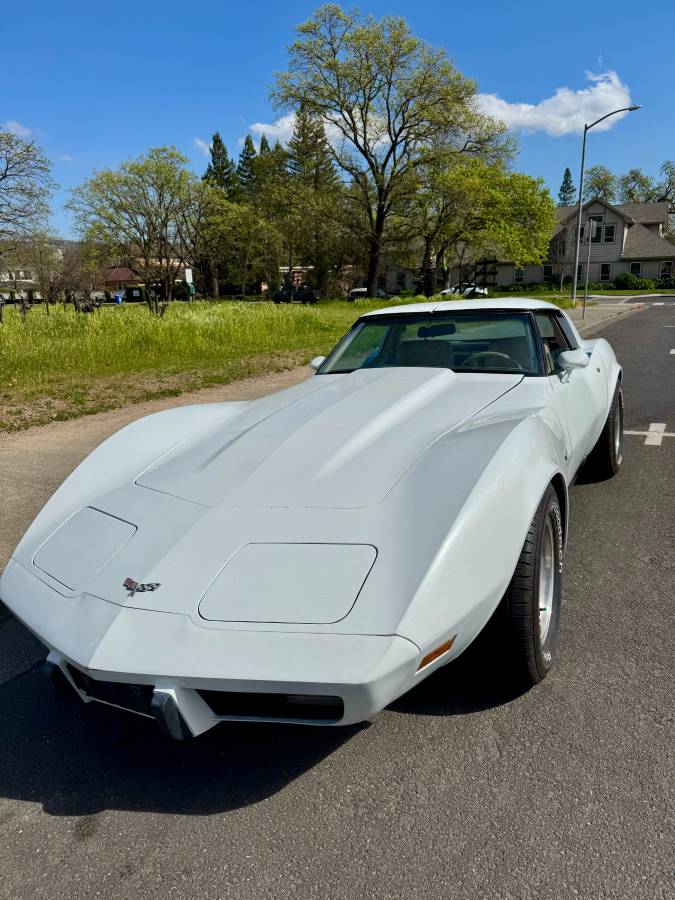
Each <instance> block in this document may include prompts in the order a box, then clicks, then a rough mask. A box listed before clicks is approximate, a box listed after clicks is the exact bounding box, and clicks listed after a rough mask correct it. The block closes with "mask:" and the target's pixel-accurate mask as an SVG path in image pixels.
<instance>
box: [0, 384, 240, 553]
mask: <svg viewBox="0 0 675 900" xmlns="http://www.w3.org/2000/svg"><path fill="white" fill-rule="evenodd" d="M248 405H250V404H249V403H247V402H244V401H241V402H229V403H207V404H195V405H191V406H181V407H177V408H175V409H167V410H164V411H162V412H158V413H153V414H152V415H150V416H145V417H144V418H142V419H138V420H137V421H135V422H132V423H131V424H129V425H126V426H125V427H124V428H121V429H120V430H119V431H117V432H115V434H113V435H111V436H110V437H109V438H107V439H106V440H105V441H103V443H102V444H100V445H99V446H98V447H97V448H96V449H95V450H93V451H92V452H91V453H90V454H89V456H87V457H86V458H85V459H84V460H83V461H82V462H81V463H80V464H79V466H77V468H76V469H74V470H73V472H71V474H70V475H69V476H68V477H67V478H66V480H65V481H64V482H63V483H62V484H61V486H60V487H59V488H57V490H56V491H55V492H54V494H53V495H52V497H51V498H50V499H49V500H48V501H47V503H46V504H45V506H44V507H43V509H42V511H41V512H40V513H39V514H38V515H37V516H36V518H35V519H34V521H33V523H32V524H31V526H30V527H29V529H28V531H27V532H26V533H25V535H24V536H23V538H22V540H21V541H20V543H19V545H18V547H17V548H16V550H15V551H14V554H13V558H14V559H17V560H18V561H19V562H22V563H23V564H24V565H29V564H30V561H31V558H32V554H33V552H34V551H35V549H36V547H37V546H39V545H40V544H41V543H42V542H43V541H45V540H47V538H49V537H50V536H51V534H52V533H53V532H54V531H55V530H56V529H57V528H58V527H59V526H60V525H61V524H62V523H63V522H64V521H65V520H66V519H67V518H69V517H70V516H71V515H72V514H73V513H74V512H76V511H77V510H78V509H81V508H82V507H83V506H86V505H87V504H88V503H90V502H92V501H93V500H95V499H98V498H100V497H101V494H102V493H104V489H105V487H106V486H109V487H113V486H116V485H118V484H122V483H125V482H130V481H134V480H135V479H136V478H138V476H139V475H140V474H141V473H142V472H144V471H145V469H147V468H148V466H150V465H152V463H154V462H156V461H157V460H158V459H159V458H161V457H162V456H164V455H165V454H166V453H169V452H170V451H171V450H173V449H174V448H175V447H177V446H178V445H179V444H181V443H182V442H183V441H185V440H187V439H188V438H189V437H191V436H192V435H194V434H195V433H196V432H198V431H201V430H203V429H206V428H208V427H209V426H211V425H213V424H215V423H221V422H223V421H224V420H226V419H228V418H229V417H231V416H234V415H236V413H238V412H240V411H241V410H242V408H243V407H246V406H248Z"/></svg>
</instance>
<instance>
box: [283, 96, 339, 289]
mask: <svg viewBox="0 0 675 900" xmlns="http://www.w3.org/2000/svg"><path fill="white" fill-rule="evenodd" d="M288 173H289V176H290V177H289V186H290V196H291V202H290V203H289V204H288V207H289V208H288V209H287V214H286V217H285V220H284V226H285V227H284V233H285V236H286V239H287V251H288V266H289V269H292V267H293V265H294V261H295V259H294V258H295V257H296V256H297V257H299V260H300V262H301V263H302V264H303V265H305V266H307V267H309V268H311V271H312V281H313V282H314V286H315V287H316V288H318V289H319V290H320V291H322V292H324V293H325V292H327V291H328V286H329V282H330V276H331V271H332V270H334V268H335V267H336V266H337V265H338V261H339V258H340V256H341V251H342V243H343V242H342V241H341V236H340V225H339V222H338V221H337V220H336V213H337V212H338V211H339V210H340V209H341V202H340V201H341V197H340V193H341V187H342V186H341V185H340V184H339V182H338V178H337V175H336V173H335V167H334V165H333V158H332V155H331V151H330V148H329V145H328V141H327V139H326V132H325V129H324V127H323V123H322V122H321V120H320V119H319V118H318V117H317V116H315V115H313V114H312V113H311V112H310V111H309V110H308V109H307V107H306V106H304V105H303V106H301V107H300V109H299V110H298V113H297V115H296V118H295V123H294V126H293V133H292V135H291V138H290V140H289V142H288Z"/></svg>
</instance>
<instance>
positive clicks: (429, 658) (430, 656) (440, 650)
mask: <svg viewBox="0 0 675 900" xmlns="http://www.w3.org/2000/svg"><path fill="white" fill-rule="evenodd" d="M456 637H457V635H455V636H454V637H451V638H450V640H449V641H446V642H445V643H444V644H441V646H440V647H436V649H435V650H432V651H431V653H427V655H426V656H425V657H424V659H423V660H422V662H421V663H420V664H419V666H418V667H417V671H418V672H419V671H420V669H424V668H425V667H426V666H428V665H429V663H432V662H433V661H434V660H435V659H438V657H439V656H443V654H444V653H447V652H448V650H449V649H450V648H451V647H452V645H453V644H454V643H455V638H456Z"/></svg>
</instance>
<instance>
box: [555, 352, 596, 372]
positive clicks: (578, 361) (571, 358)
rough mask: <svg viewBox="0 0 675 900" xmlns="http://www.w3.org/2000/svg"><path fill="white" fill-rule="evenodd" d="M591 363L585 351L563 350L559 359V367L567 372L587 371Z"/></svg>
mask: <svg viewBox="0 0 675 900" xmlns="http://www.w3.org/2000/svg"><path fill="white" fill-rule="evenodd" d="M589 362H590V360H589V358H588V354H587V353H586V351H585V350H563V352H562V353H561V354H560V356H559V357H558V366H559V367H560V368H561V369H563V371H565V372H570V371H571V370H572V369H585V368H586V366H587V365H588V363H589Z"/></svg>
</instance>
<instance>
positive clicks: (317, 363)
mask: <svg viewBox="0 0 675 900" xmlns="http://www.w3.org/2000/svg"><path fill="white" fill-rule="evenodd" d="M325 362H326V357H325V356H315V357H314V359H312V360H310V363H309V364H310V366H311V367H312V368H313V369H314V371H315V372H316V370H317V369H320V368H321V366H322V365H323V364H324V363H325Z"/></svg>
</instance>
